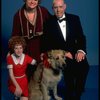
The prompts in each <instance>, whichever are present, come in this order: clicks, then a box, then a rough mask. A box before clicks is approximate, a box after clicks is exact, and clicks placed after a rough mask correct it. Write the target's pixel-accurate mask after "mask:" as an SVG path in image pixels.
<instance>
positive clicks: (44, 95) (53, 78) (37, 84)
mask: <svg viewBox="0 0 100 100" xmlns="http://www.w3.org/2000/svg"><path fill="white" fill-rule="evenodd" d="M64 55H65V51H63V50H51V51H48V52H47V59H46V58H45V59H44V61H43V62H41V63H40V64H39V65H38V67H37V69H36V71H35V73H34V78H33V79H32V80H31V81H30V83H29V100H50V99H51V96H50V95H49V91H50V90H52V91H53V95H54V98H55V100H62V98H61V97H59V96H58V95H57V85H58V82H59V81H60V80H61V77H62V69H63V68H64V65H65V64H66V62H65V57H64Z"/></svg>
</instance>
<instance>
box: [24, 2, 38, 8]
mask: <svg viewBox="0 0 100 100" xmlns="http://www.w3.org/2000/svg"><path fill="white" fill-rule="evenodd" d="M38 2H39V0H25V3H26V6H27V7H28V8H30V9H34V8H36V7H37V5H38Z"/></svg>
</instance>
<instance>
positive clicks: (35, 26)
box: [12, 0, 51, 79]
mask: <svg viewBox="0 0 100 100" xmlns="http://www.w3.org/2000/svg"><path fill="white" fill-rule="evenodd" d="M24 2H25V3H24V5H23V7H22V8H21V9H19V10H18V11H17V13H16V14H15V16H14V20H13V30H12V36H23V37H24V38H25V40H26V43H27V47H26V53H27V54H28V55H30V56H31V57H34V59H36V60H37V63H39V62H40V39H41V35H42V34H43V23H44V22H45V21H46V20H47V19H48V18H49V17H50V16H51V14H50V13H49V12H48V10H47V9H46V8H44V7H41V6H40V5H39V4H40V0H24ZM30 68H31V67H28V70H27V74H28V79H30V76H32V75H31V74H32V73H33V72H31V71H32V69H30Z"/></svg>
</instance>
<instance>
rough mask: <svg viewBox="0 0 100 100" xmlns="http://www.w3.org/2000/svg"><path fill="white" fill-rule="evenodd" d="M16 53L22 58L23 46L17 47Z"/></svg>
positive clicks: (18, 45) (15, 48)
mask: <svg viewBox="0 0 100 100" xmlns="http://www.w3.org/2000/svg"><path fill="white" fill-rule="evenodd" d="M14 53H15V55H16V56H18V57H20V56H21V55H22V53H23V46H22V45H21V44H17V45H15V47H14Z"/></svg>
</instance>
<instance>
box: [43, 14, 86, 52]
mask: <svg viewBox="0 0 100 100" xmlns="http://www.w3.org/2000/svg"><path fill="white" fill-rule="evenodd" d="M65 16H66V30H67V32H66V41H65V40H64V38H63V35H62V32H61V29H60V27H59V24H58V22H57V18H56V16H55V15H54V16H52V17H51V18H50V19H49V20H48V21H47V22H46V23H45V24H44V35H43V36H42V41H41V44H42V47H41V50H42V52H46V51H48V50H51V49H62V50H66V51H69V52H71V53H72V54H74V53H76V52H77V50H80V49H81V50H83V51H85V52H86V39H85V36H84V34H83V30H82V27H81V23H80V19H79V17H78V16H76V15H72V14H66V13H65Z"/></svg>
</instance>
